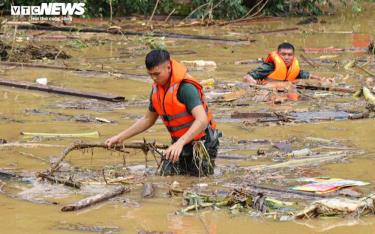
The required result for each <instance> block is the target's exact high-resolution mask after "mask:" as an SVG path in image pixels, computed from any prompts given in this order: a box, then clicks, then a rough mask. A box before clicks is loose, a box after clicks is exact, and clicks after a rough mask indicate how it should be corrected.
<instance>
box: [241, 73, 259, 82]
mask: <svg viewBox="0 0 375 234" xmlns="http://www.w3.org/2000/svg"><path fill="white" fill-rule="evenodd" d="M243 82H246V83H249V84H257V81H256V80H255V79H254V78H253V77H252V76H251V75H249V74H247V75H246V76H244V77H243Z"/></svg>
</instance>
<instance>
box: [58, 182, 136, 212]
mask: <svg viewBox="0 0 375 234" xmlns="http://www.w3.org/2000/svg"><path fill="white" fill-rule="evenodd" d="M125 192H130V189H129V188H126V187H117V188H116V189H114V190H113V191H109V192H106V193H102V194H97V195H94V196H91V197H87V198H85V199H82V200H80V201H78V202H75V203H73V204H70V205H67V206H64V207H63V208H62V209H61V211H63V212H66V211H75V210H81V209H83V208H86V207H89V206H92V205H95V204H97V203H100V202H103V201H106V200H108V199H111V198H113V197H116V196H118V195H121V194H123V193H125Z"/></svg>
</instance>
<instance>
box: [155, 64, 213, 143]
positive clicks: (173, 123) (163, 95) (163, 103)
mask: <svg viewBox="0 0 375 234" xmlns="http://www.w3.org/2000/svg"><path fill="white" fill-rule="evenodd" d="M171 65H172V75H171V78H170V79H171V80H170V84H169V88H168V90H166V91H165V90H164V88H163V86H161V85H158V84H156V83H154V84H153V89H152V99H151V100H152V106H153V107H154V109H155V110H156V112H157V113H158V114H159V115H160V116H161V118H162V120H163V123H164V125H165V126H166V127H167V129H168V131H169V133H170V134H171V137H172V138H180V137H182V136H183V135H184V134H185V133H186V132H187V131H188V130H189V128H190V126H191V125H192V124H193V122H194V120H195V119H194V116H193V115H192V114H189V112H188V111H187V109H186V106H185V104H183V103H181V102H180V101H179V100H178V98H177V92H178V89H179V87H180V85H181V82H182V81H183V82H187V83H190V84H193V85H194V86H195V87H196V88H197V89H198V91H199V94H200V97H201V101H202V104H203V108H204V109H205V110H206V113H207V116H208V121H209V123H210V125H211V127H212V128H215V126H216V123H215V122H214V120H213V118H212V113H211V112H210V111H209V110H208V106H207V103H206V101H205V100H204V94H203V90H202V86H201V85H200V84H199V82H198V81H196V80H195V79H194V78H193V77H191V76H190V75H189V74H188V73H187V69H186V67H185V66H184V65H182V64H180V63H178V62H177V61H175V60H173V59H171ZM205 135H206V133H205V131H203V132H201V133H200V134H198V135H197V136H196V137H194V140H199V139H201V138H202V137H203V136H205Z"/></svg>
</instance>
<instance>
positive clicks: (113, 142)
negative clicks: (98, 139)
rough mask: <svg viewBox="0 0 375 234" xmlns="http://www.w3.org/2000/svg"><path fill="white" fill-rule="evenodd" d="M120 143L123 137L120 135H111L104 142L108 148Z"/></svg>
mask: <svg viewBox="0 0 375 234" xmlns="http://www.w3.org/2000/svg"><path fill="white" fill-rule="evenodd" d="M118 143H121V139H120V137H119V136H118V135H115V136H113V137H110V138H108V139H107V140H105V142H104V144H106V145H107V147H108V148H111V147H112V146H113V145H116V144H118Z"/></svg>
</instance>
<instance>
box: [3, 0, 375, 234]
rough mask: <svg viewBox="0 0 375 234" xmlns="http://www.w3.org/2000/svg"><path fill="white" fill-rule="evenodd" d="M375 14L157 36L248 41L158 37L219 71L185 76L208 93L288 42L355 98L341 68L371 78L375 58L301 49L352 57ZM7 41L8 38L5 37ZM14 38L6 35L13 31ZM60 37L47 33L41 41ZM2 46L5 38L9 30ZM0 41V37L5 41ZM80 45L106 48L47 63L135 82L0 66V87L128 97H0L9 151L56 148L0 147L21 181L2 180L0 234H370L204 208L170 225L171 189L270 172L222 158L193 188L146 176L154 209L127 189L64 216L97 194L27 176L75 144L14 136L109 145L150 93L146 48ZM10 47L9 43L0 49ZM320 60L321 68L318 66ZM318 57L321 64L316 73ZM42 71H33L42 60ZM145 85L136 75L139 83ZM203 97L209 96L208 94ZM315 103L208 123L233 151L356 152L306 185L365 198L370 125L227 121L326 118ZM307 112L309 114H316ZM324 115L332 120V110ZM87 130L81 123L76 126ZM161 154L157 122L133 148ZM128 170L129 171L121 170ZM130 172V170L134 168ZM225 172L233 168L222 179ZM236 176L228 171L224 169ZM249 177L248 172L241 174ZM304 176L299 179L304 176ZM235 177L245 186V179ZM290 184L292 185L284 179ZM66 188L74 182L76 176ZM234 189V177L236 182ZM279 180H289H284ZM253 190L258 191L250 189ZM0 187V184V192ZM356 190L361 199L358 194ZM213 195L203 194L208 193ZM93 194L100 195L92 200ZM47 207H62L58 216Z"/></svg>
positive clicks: (98, 154)
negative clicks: (322, 144) (311, 143)
mask: <svg viewBox="0 0 375 234" xmlns="http://www.w3.org/2000/svg"><path fill="white" fill-rule="evenodd" d="M374 11H375V7H374V4H368V5H366V7H363V12H362V13H360V14H359V15H354V14H353V13H351V12H350V11H349V10H348V11H346V10H343V11H342V12H339V13H338V14H337V15H335V16H323V17H319V22H318V23H314V24H308V25H301V26H298V27H299V29H298V30H292V31H289V32H279V33H253V32H261V31H267V30H276V29H285V28H293V27H296V23H297V22H299V21H300V20H301V18H278V19H275V20H273V21H271V20H265V21H259V22H253V23H243V24H241V25H228V26H225V27H224V26H223V27H220V26H211V27H189V28H175V29H171V28H168V29H163V30H168V31H171V32H172V31H173V32H177V33H188V34H198V35H211V36H216V37H222V38H247V39H251V40H250V41H251V42H249V41H248V42H245V43H224V42H215V41H205V40H200V41H198V40H184V39H173V38H165V39H163V40H164V43H165V45H166V47H167V48H168V49H169V50H170V52H171V54H172V56H173V58H175V59H176V60H206V61H215V62H216V64H217V67H216V69H209V68H208V69H206V68H203V69H198V68H190V73H191V74H192V75H193V76H194V77H195V78H197V79H198V80H200V81H201V80H206V79H214V80H215V81H216V82H228V83H235V82H241V81H242V77H243V76H244V75H245V74H246V73H247V72H248V71H249V70H250V69H253V68H255V67H256V66H258V65H259V63H250V64H239V63H236V62H237V61H242V60H256V59H258V58H264V57H265V56H266V54H267V53H268V52H270V51H272V50H274V49H275V47H276V46H277V45H278V44H279V43H280V42H284V41H288V42H291V43H293V44H294V45H295V47H296V53H297V56H299V55H301V54H303V55H305V56H306V57H308V59H310V60H312V61H317V62H316V63H315V66H312V65H311V64H309V63H306V62H304V60H302V59H301V64H302V65H301V66H302V69H304V70H308V71H310V72H311V73H313V74H318V75H321V76H323V77H335V79H336V83H340V82H344V83H347V84H350V85H351V87H353V88H356V89H359V88H360V87H361V85H362V84H363V82H364V80H365V79H366V78H368V77H369V76H368V74H366V73H361V72H360V71H357V70H356V71H352V70H345V69H344V68H343V67H344V65H345V64H346V63H348V62H349V61H351V60H353V59H355V58H358V59H366V60H368V61H369V63H368V64H367V65H366V66H367V68H368V69H369V70H370V71H372V72H375V66H374V57H373V55H372V56H370V55H368V54H367V53H366V52H364V50H362V51H344V52H341V53H332V52H328V53H324V52H319V53H304V52H303V49H304V48H326V47H334V48H353V47H357V46H356V38H357V37H356V35H359V34H360V35H365V36H364V37H369V38H371V37H372V38H374V35H375V28H374V25H375V17H374V14H373V12H374ZM9 30H10V29H9ZM12 30H13V29H12ZM36 33H37V31H21V30H19V31H18V32H17V33H16V35H17V40H16V41H17V42H16V43H20V44H22V43H25V42H26V41H27V38H30V35H31V34H36ZM54 34H61V35H67V34H66V33H59V32H47V34H46V35H54ZM5 35H8V36H9V35H10V36H11V37H12V36H13V31H11V33H9V32H8V33H7V34H5ZM5 35H2V36H4V37H5ZM72 35H76V36H78V37H87V38H95V39H96V40H98V41H103V43H98V44H97V45H92V44H89V47H87V48H72V47H64V48H65V49H64V50H65V51H66V52H68V53H69V54H70V55H72V58H71V59H67V60H64V61H63V62H62V61H60V60H56V61H45V63H48V64H50V65H51V64H55V65H63V63H64V64H65V66H69V67H80V68H89V69H96V70H122V71H126V72H128V73H132V74H137V75H139V76H131V75H130V76H128V77H116V76H115V75H111V74H105V73H92V72H91V73H90V72H75V71H64V70H55V69H46V68H43V69H42V68H32V67H10V66H1V67H0V76H1V78H2V79H10V80H22V81H29V82H35V80H36V79H37V78H41V77H45V78H47V79H48V84H49V85H55V86H62V87H66V88H72V89H75V90H81V91H92V92H98V93H111V94H114V95H118V96H124V97H125V98H126V100H127V101H126V102H124V103H110V102H106V101H98V100H90V99H86V98H79V97H70V96H64V95H58V94H52V93H45V92H38V91H31V90H24V89H17V88H10V87H4V86H0V138H2V139H5V140H6V141H8V142H34V143H41V144H42V143H43V144H51V145H60V146H62V147H51V148H47V147H39V148H38V147H37V148H22V147H10V148H0V168H1V169H4V170H7V171H11V172H14V173H18V174H22V175H24V176H25V178H29V180H28V181H12V179H7V178H2V177H1V180H0V181H1V182H2V184H3V185H2V191H3V192H2V193H1V194H0V213H1V218H0V229H1V231H0V232H1V233H80V232H82V233H85V232H99V233H138V232H139V231H142V230H144V231H160V232H171V233H250V232H251V233H263V234H265V233H289V234H294V233H318V232H326V233H375V216H373V215H368V216H364V217H361V218H355V219H349V218H341V217H332V218H318V219H311V220H300V221H280V220H279V219H272V218H269V217H267V218H265V217H262V216H254V215H251V214H249V213H248V212H245V213H233V212H230V211H229V210H228V209H225V208H222V209H220V210H214V209H202V210H200V211H199V212H191V213H189V214H187V215H180V214H176V213H175V212H176V211H177V210H178V209H180V208H181V207H182V198H181V196H175V197H169V196H168V195H167V194H166V192H167V191H168V185H169V184H171V183H172V182H174V181H178V182H179V183H180V184H181V185H182V186H183V187H185V188H189V187H194V186H195V185H196V184H203V183H204V184H207V185H208V188H209V189H212V190H216V191H220V190H225V188H224V187H221V185H223V183H224V182H227V181H231V180H234V179H236V177H238V176H239V173H238V172H236V168H241V167H247V166H254V165H258V164H272V163H275V162H273V161H272V160H270V159H261V160H233V159H227V158H218V159H217V160H216V164H217V168H216V171H215V175H213V176H210V177H208V178H196V177H184V176H175V177H160V176H153V175H148V176H147V177H146V178H145V179H144V180H145V181H148V182H152V183H154V184H155V185H156V186H157V189H156V192H155V193H156V194H155V196H154V197H153V198H143V197H142V196H141V194H142V184H133V185H132V184H131V185H129V186H131V189H132V190H131V192H130V193H126V194H124V195H122V196H120V197H118V198H117V199H122V200H121V201H120V202H119V200H116V199H113V200H110V201H107V202H105V203H101V204H98V205H96V206H93V207H91V208H88V209H83V210H82V211H77V212H68V213H64V212H61V207H62V205H65V204H68V203H71V202H74V201H76V200H78V199H80V198H82V197H84V196H85V195H92V194H94V192H93V191H91V190H90V189H93V188H94V187H91V188H87V189H86V190H87V191H85V194H81V193H78V192H77V191H76V190H74V189H72V188H69V187H64V186H63V185H51V184H49V183H47V182H40V181H38V180H36V179H35V177H34V173H36V172H38V171H43V170H46V169H48V168H49V167H50V160H51V159H53V158H56V156H57V155H59V154H60V153H61V151H62V150H63V149H64V147H66V146H68V145H69V144H70V143H72V142H74V141H76V140H77V139H70V138H61V139H39V138H33V139H26V138H24V136H22V135H21V134H20V132H48V133H85V132H93V131H98V132H99V133H100V136H99V138H96V139H90V138H82V139H81V140H83V141H86V142H102V141H104V140H105V139H107V138H108V137H110V136H112V135H114V134H117V133H118V132H119V131H121V130H123V129H125V128H126V127H128V126H130V124H132V123H133V122H134V120H136V119H137V118H140V117H141V116H142V115H143V113H144V112H145V110H146V108H147V107H148V98H149V94H150V91H151V80H150V78H149V77H147V73H146V70H145V67H144V56H145V54H146V53H147V52H148V48H147V47H145V46H144V43H143V42H142V38H140V37H136V36H130V37H125V36H119V35H108V34H93V33H72ZM6 39H7V40H10V41H11V40H12V39H11V38H6ZM35 43H48V44H51V45H57V46H59V45H62V44H63V43H66V42H65V41H60V40H59V41H56V40H52V39H49V40H48V39H42V37H41V39H40V38H39V39H35ZM322 56H325V57H322ZM322 58H326V60H327V61H329V62H327V63H320V62H319V61H320V60H322ZM39 63H41V62H40V61H39ZM141 75H143V76H141ZM206 92H207V93H209V92H210V90H206ZM328 99H329V100H333V101H334V104H332V105H333V106H335V105H336V106H337V105H339V104H342V105H344V104H345V103H352V104H350V105H351V106H352V107H353V106H354V107H355V105H357V104H358V105H360V104H359V103H360V102H361V101H360V100H356V99H354V98H353V97H351V96H350V95H346V96H340V95H337V96H333V97H328ZM320 102H321V99H320V97H319V96H318V95H317V96H316V97H315V99H313V100H310V101H301V102H297V103H293V102H290V101H287V102H283V103H281V104H273V103H269V102H256V103H255V102H254V103H250V105H247V106H246V105H230V104H228V105H226V104H225V103H220V104H218V103H211V104H210V106H212V109H213V112H214V115H216V116H218V119H219V121H218V128H219V129H220V130H221V131H222V132H223V135H224V137H223V138H222V142H223V145H226V146H227V145H228V144H230V142H233V144H237V142H239V141H245V140H254V139H268V140H270V141H283V140H292V139H294V140H297V141H298V140H303V139H306V138H309V137H310V138H321V139H326V140H329V141H337V142H340V143H341V145H345V146H347V147H351V148H355V149H356V150H358V152H361V153H358V155H356V154H354V156H352V157H350V158H348V159H346V160H344V161H339V162H337V161H336V162H334V163H332V162H327V163H324V164H322V165H320V166H318V167H314V168H312V169H311V171H310V174H311V175H313V176H327V177H338V178H345V179H355V180H362V181H366V182H368V183H370V185H368V186H366V187H365V188H363V191H364V193H365V194H366V193H370V192H374V185H375V161H374V157H375V143H374V142H375V120H374V119H371V118H369V119H359V120H348V119H338V120H335V121H317V122H314V121H312V122H308V123H295V124H286V125H276V124H270V125H253V126H250V127H249V126H247V127H246V126H244V125H246V124H244V123H243V120H236V121H234V120H233V119H231V118H230V113H231V112H234V111H236V110H237V111H242V112H246V111H253V110H257V111H259V110H262V111H271V112H273V111H285V110H290V111H291V110H294V109H299V110H301V109H306V110H311V108H312V106H314V108H315V109H314V111H317V110H320V109H324V108H325V107H326V106H325V104H322V105H321V106H319V103H320ZM312 103H313V104H312ZM330 110H332V109H330ZM95 118H104V119H107V120H111V121H112V123H101V122H98V121H95ZM84 120H88V121H84ZM143 138H146V139H147V140H149V141H153V140H157V141H158V142H161V143H165V144H169V143H170V142H169V141H170V140H169V135H168V133H167V131H166V130H165V127H164V126H163V125H162V123H161V122H160V121H158V122H157V124H156V125H155V126H154V127H152V128H151V129H149V130H148V131H147V132H146V133H144V134H141V135H140V136H137V137H135V138H134V139H132V140H143ZM254 152H256V150H255V151H254V150H253V151H251V150H241V149H239V150H236V151H235V152H234V153H235V154H236V155H242V156H249V155H252V154H254ZM144 161H145V157H144V154H143V153H142V152H141V151H135V150H130V154H129V155H127V156H126V167H129V168H133V169H134V170H138V169H139V168H140V169H141V170H142V168H143V167H142V166H143V165H144ZM66 162H67V163H69V164H70V165H72V166H74V167H79V168H84V169H90V170H93V171H100V170H102V169H103V168H108V167H110V166H116V165H117V166H118V165H123V163H124V159H123V157H122V155H121V154H117V153H110V152H108V151H106V150H103V149H95V150H94V153H93V155H91V153H86V154H82V153H81V152H79V151H77V152H73V153H72V154H71V155H70V156H68V157H67V159H66ZM148 166H149V167H151V168H152V167H155V166H156V164H155V161H154V160H153V158H152V156H149V165H148ZM124 167H125V166H124ZM137 168H138V169H137ZM228 168H229V169H228ZM230 168H235V169H233V172H232V171H231V170H230ZM244 173H246V172H244ZM302 175H303V174H299V176H302ZM241 176H243V175H241ZM290 176H293V175H290ZM73 178H74V176H73ZM238 178H240V177H238ZM284 179H287V178H284ZM254 182H256V181H254ZM0 185H1V184H0ZM361 189H362V188H361ZM212 190H211V191H212ZM98 191H99V190H98ZM54 203H58V204H57V205H56V204H54Z"/></svg>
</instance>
